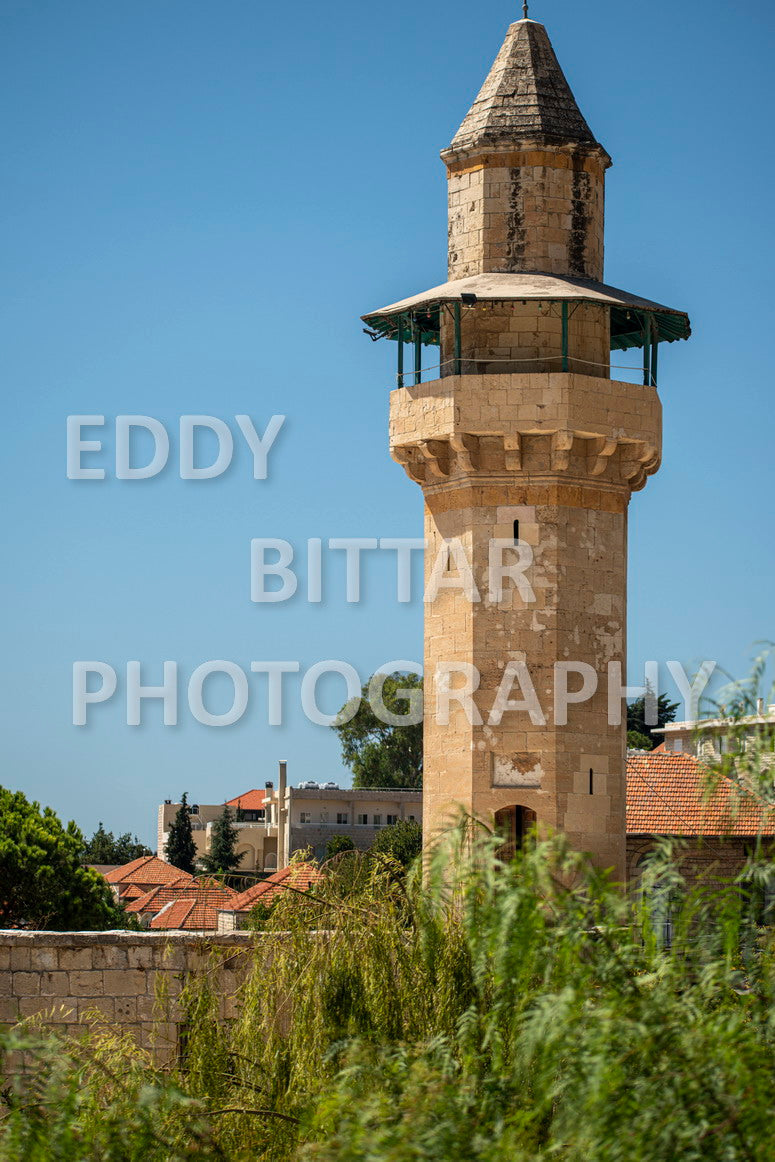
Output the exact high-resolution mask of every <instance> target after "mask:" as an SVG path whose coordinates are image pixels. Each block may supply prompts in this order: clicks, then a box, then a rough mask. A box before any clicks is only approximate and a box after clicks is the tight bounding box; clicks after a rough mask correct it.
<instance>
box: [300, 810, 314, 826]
mask: <svg viewBox="0 0 775 1162" xmlns="http://www.w3.org/2000/svg"><path fill="white" fill-rule="evenodd" d="M311 822H312V812H311V811H300V812H299V823H311Z"/></svg>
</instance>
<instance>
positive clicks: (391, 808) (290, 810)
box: [158, 763, 422, 872]
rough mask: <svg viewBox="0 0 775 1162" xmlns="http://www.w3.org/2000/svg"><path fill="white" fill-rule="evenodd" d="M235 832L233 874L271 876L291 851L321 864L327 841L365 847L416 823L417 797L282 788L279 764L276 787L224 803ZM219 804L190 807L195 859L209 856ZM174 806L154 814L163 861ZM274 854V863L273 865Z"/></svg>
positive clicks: (307, 786) (307, 785)
mask: <svg viewBox="0 0 775 1162" xmlns="http://www.w3.org/2000/svg"><path fill="white" fill-rule="evenodd" d="M226 802H227V804H228V806H229V807H231V808H232V810H233V811H234V813H235V815H236V816H237V821H236V823H235V826H236V827H237V829H238V831H239V840H238V843H237V853H238V854H240V853H241V854H242V855H243V856H244V858H243V860H242V862H241V864H240V867H239V871H241V872H253V871H259V872H263V871H274V870H275V869H276V868H278V867H286V866H287V865H288V863H289V861H290V857H291V855H293V853H294V852H295V851H299V850H303V849H305V848H311V849H312V853H313V855H314V857H315V858H316V859H324V858H325V855H326V846H327V844H328V841H329V839H331V838H332V837H333V836H335V835H346V836H348V837H349V838H350V839H352V841H353V843H354V844H355V846H356V847H357V848H361V849H365V848H367V847H370V846H371V844H372V842H373V841H374V837H375V836H376V835H377V834H378V832H379V831H380V830H381V829H382V828H383V827H389V826H390V825H391V824H392V823H396V822H397V821H398V820H400V819H408V820H413V821H416V822H418V823H419V822H420V820H421V817H422V793H421V792H420V791H402V790H395V789H385V790H354V789H352V788H342V787H339V786H338V784H336V783H330V782H329V783H322V784H320V783H317V782H315V781H312V780H308V781H306V782H302V783H300V784H299V786H298V787H289V786H287V781H286V768H285V763H281V764H280V778H279V782H278V786H277V787H275V786H274V783H272V782H267V783H266V784H265V786H264V788H263V790H261V789H256V788H253V789H252V790H250V791H245V792H244V793H243V794H241V795H236V796H235V797H234V798H233V799H228V800H226ZM223 807H224V804H223V803H215V804H214V803H191V804H189V813H190V816H191V827H192V831H193V836H194V842H195V843H196V847H197V852H198V853H199V855H206V854H207V852H208V851H209V850H210V844H211V838H212V829H213V824H214V822H215V820H216V819H217V818H218V816H219V815H220V814H221V812H222V811H223ZM179 808H180V803H173V802H172V801H171V800H170V799H167V800H165V802H164V803H162V804H161V805H160V807H159V812H158V851H159V856H160V857H161V858H162V859H166V844H167V835H168V832H169V827H170V824H171V823H172V820H173V819H174V818H175V816H176V815H177V813H178V810H179ZM278 853H279V861H278Z"/></svg>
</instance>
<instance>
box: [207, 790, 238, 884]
mask: <svg viewBox="0 0 775 1162" xmlns="http://www.w3.org/2000/svg"><path fill="white" fill-rule="evenodd" d="M238 834H239V833H238V831H237V828H236V827H235V826H234V817H233V815H232V812H231V808H230V807H229V806H228V805H226V804H224V808H223V811H222V812H221V814H220V815H219V816H218V818H217V819H216V820H215V822H214V823H213V831H212V837H211V839H210V851H209V853H208V854H207V855H206V856H205V857H204V859H203V860H202V862H203V864H204V866H205V870H206V871H209V872H214V873H218V872H224V873H228V872H232V871H236V870H237V868H238V867H239V865H240V864H241V863H242V860H243V858H244V855H245V853H244V852H242V853H241V854H240V855H237V853H236V847H237V836H238Z"/></svg>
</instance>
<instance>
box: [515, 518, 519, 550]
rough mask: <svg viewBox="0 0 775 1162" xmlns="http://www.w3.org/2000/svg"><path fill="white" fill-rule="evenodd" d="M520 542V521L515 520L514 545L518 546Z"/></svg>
mask: <svg viewBox="0 0 775 1162" xmlns="http://www.w3.org/2000/svg"><path fill="white" fill-rule="evenodd" d="M518 541H519V521H518V520H515V521H514V544H515V545H516V544H517V542H518Z"/></svg>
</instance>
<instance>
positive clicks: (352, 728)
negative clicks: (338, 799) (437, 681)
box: [333, 673, 422, 790]
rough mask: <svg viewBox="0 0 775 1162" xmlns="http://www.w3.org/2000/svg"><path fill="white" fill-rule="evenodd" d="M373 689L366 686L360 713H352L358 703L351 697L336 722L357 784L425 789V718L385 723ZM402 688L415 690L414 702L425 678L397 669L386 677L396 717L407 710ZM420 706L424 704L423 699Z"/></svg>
mask: <svg viewBox="0 0 775 1162" xmlns="http://www.w3.org/2000/svg"><path fill="white" fill-rule="evenodd" d="M371 682H372V683H373V682H374V679H373V678H372V679H371ZM369 687H370V683H369V682H367V683H366V684H365V685H364V686H363V689H362V691H361V698H360V699H358V702H359V705H358V709H357V711H356V712H355V714H354V715H353V716H352V717H349V715H350V714H351V712H352V709H353V702H354V700H351V701H350V702H347V703H346V704H345V705H344V706H343V707H342V709H341V711H340V712H339V715H338V717H337V720H336V721H335V722H334V724H333V729H334V730H335V731H336V733H337V734H338V736H339V742H340V743H341V747H342V761H343V762H344V763H345V764H346V766H348V767H349V768H350V770H351V771H352V772H353V786H354V787H357V788H365V787H411V788H412V789H413V790H419V789H420V788H421V787H422V719H421V716H419V717H420V721H417V722H412V723H410V724H409V725H407V726H401V725H398V724H395V723H392V722H383V721H381V719H380V718H378V717H377V715H376V714H375V713H374V709H373V707H372V705H371V701H370V698H369ZM400 690H409V691H415V692H416V693H415V696H414V697H415V701H419V700H420V699H421V691H422V678H421V677H419V676H418V675H417V674H398V673H395V674H390V675H389V676H388V677H387V678H385V681H384V686H383V689H382V699H383V702H384V704H385V708H386V710H387V711H388V712H389V713H390V714H391V715H407V714H408V709H409V708H408V706H407V698H406V697H405V696H399V693H398V692H399V691H400ZM419 704H420V707H421V706H422V703H421V701H419ZM412 717H418V715H413V716H412ZM348 718H349V721H347V719H348Z"/></svg>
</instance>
